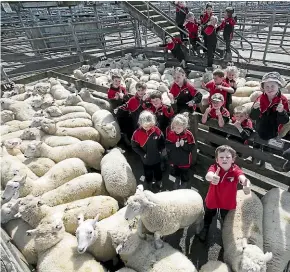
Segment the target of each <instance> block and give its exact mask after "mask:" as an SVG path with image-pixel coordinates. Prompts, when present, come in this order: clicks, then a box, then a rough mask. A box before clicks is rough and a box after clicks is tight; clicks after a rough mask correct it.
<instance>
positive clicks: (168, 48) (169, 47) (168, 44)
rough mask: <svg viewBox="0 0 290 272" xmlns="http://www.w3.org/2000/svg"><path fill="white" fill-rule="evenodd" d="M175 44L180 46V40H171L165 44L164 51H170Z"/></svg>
mask: <svg viewBox="0 0 290 272" xmlns="http://www.w3.org/2000/svg"><path fill="white" fill-rule="evenodd" d="M176 44H182V40H181V39H179V38H172V42H171V43H167V44H166V49H167V50H170V51H172V50H173V49H174V48H175V45H176Z"/></svg>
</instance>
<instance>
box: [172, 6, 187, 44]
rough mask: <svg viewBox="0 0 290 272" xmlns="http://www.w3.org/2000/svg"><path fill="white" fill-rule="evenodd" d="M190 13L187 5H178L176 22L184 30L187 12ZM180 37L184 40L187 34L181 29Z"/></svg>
mask: <svg viewBox="0 0 290 272" xmlns="http://www.w3.org/2000/svg"><path fill="white" fill-rule="evenodd" d="M187 13H188V8H187V7H180V6H178V5H176V17H175V22H176V24H177V26H178V27H179V28H181V29H183V30H184V26H183V24H184V21H185V18H186V14H187ZM180 38H181V39H182V40H183V39H184V38H185V34H184V33H183V32H181V31H180Z"/></svg>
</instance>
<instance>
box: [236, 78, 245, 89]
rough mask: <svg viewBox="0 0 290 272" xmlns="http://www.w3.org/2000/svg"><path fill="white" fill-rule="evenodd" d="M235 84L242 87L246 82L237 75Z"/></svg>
mask: <svg viewBox="0 0 290 272" xmlns="http://www.w3.org/2000/svg"><path fill="white" fill-rule="evenodd" d="M236 84H237V88H239V87H244V86H245V84H246V79H244V78H241V77H239V78H237V80H236Z"/></svg>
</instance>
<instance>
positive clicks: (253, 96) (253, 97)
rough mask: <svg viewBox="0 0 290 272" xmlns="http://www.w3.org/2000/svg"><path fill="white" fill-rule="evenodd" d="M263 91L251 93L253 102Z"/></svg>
mask: <svg viewBox="0 0 290 272" xmlns="http://www.w3.org/2000/svg"><path fill="white" fill-rule="evenodd" d="M262 93H263V92H262V91H255V92H253V93H252V94H251V95H250V100H251V102H255V101H256V99H257V98H258V97H259V96H260V95H261V94H262Z"/></svg>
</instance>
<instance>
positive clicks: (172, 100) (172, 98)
mask: <svg viewBox="0 0 290 272" xmlns="http://www.w3.org/2000/svg"><path fill="white" fill-rule="evenodd" d="M166 94H167V96H168V98H169V99H170V102H171V103H174V96H173V94H172V93H168V92H166Z"/></svg>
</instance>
